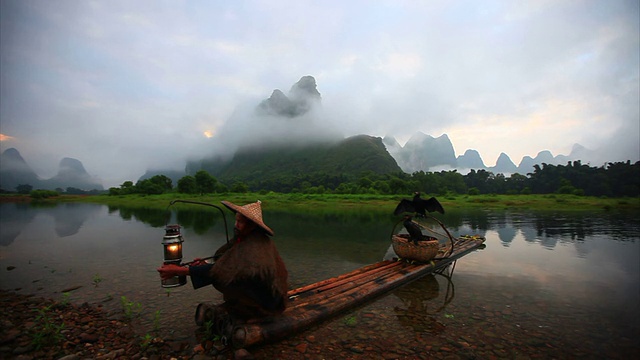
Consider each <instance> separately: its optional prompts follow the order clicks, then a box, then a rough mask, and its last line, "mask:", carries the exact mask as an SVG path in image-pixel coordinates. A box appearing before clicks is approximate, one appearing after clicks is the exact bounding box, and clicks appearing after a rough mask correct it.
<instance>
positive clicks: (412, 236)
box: [402, 215, 422, 245]
mask: <svg viewBox="0 0 640 360" xmlns="http://www.w3.org/2000/svg"><path fill="white" fill-rule="evenodd" d="M402 224H403V225H404V228H405V229H407V232H408V233H409V241H413V243H414V244H415V245H418V241H420V240H422V230H420V226H418V224H416V223H415V222H413V221H412V217H411V215H405V216H404V222H403V223H402Z"/></svg>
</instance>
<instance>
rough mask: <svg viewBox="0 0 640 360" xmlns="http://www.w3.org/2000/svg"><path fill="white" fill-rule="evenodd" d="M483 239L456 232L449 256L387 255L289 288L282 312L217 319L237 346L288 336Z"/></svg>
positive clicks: (426, 270) (445, 248)
mask: <svg viewBox="0 0 640 360" xmlns="http://www.w3.org/2000/svg"><path fill="white" fill-rule="evenodd" d="M484 241H485V239H484V238H483V237H481V236H465V237H461V238H456V239H455V241H454V244H453V245H454V246H453V251H450V250H451V247H448V246H443V247H442V249H441V254H443V255H445V256H446V257H441V258H438V257H436V259H434V260H433V261H431V262H429V263H417V264H416V263H413V264H412V263H409V262H406V261H403V260H398V259H394V260H385V261H380V262H377V263H375V264H371V265H367V266H364V267H362V268H359V269H356V270H354V271H351V272H349V273H345V274H342V275H340V276H336V277H333V278H330V279H326V280H322V281H319V282H316V283H314V284H310V285H306V286H303V287H300V288H297V289H294V290H290V291H289V292H288V295H289V305H288V307H287V309H286V310H285V312H284V313H283V314H282V315H280V316H278V317H275V318H271V319H268V320H264V321H262V322H251V321H249V322H246V323H237V322H229V320H228V319H224V320H223V319H214V322H216V321H218V326H216V327H217V328H218V329H219V332H220V333H219V334H218V335H220V336H221V337H223V338H226V340H227V342H228V344H229V345H230V346H232V347H234V348H245V347H250V346H254V345H259V344H262V343H267V342H273V341H276V340H280V339H283V338H285V337H287V336H289V335H291V334H293V333H296V332H299V331H301V330H303V329H306V328H308V327H310V326H312V325H315V324H318V323H320V322H322V321H324V320H327V319H329V318H331V317H333V316H335V315H337V314H339V313H341V312H344V311H346V310H348V309H351V308H353V307H356V306H358V305H361V304H363V303H365V302H367V301H370V300H372V299H374V298H376V297H378V296H380V295H382V294H384V293H386V292H389V291H391V290H393V289H395V288H397V287H399V286H402V285H405V284H407V283H409V282H411V281H413V280H416V279H419V278H421V277H423V276H425V275H428V274H431V273H433V272H436V271H438V270H444V268H445V267H446V266H448V265H449V264H451V263H452V262H454V261H456V260H457V259H459V258H460V257H462V256H464V255H466V254H468V253H470V252H471V251H474V250H476V249H478V248H481V247H484V245H483V243H484ZM447 255H448V256H447ZM221 322H222V323H224V324H222V323H221Z"/></svg>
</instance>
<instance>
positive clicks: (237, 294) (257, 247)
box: [158, 201, 289, 326]
mask: <svg viewBox="0 0 640 360" xmlns="http://www.w3.org/2000/svg"><path fill="white" fill-rule="evenodd" d="M222 204H223V205H224V206H226V207H227V208H229V209H230V210H231V211H233V212H234V213H235V214H236V218H235V226H234V232H235V236H234V237H233V239H232V240H231V241H230V242H229V243H228V244H225V245H223V246H222V247H221V248H219V249H218V250H217V251H216V255H215V256H214V259H215V262H214V263H213V264H207V263H205V262H203V261H196V262H194V263H192V264H190V265H189V266H178V265H175V264H165V265H163V266H162V267H160V268H159V269H158V272H159V273H160V276H161V278H162V279H169V278H172V277H173V276H176V275H189V276H190V277H191V282H192V284H193V287H194V289H198V288H201V287H203V286H206V285H213V287H215V288H216V289H217V290H218V291H220V292H221V293H222V295H223V298H224V303H223V304H222V305H220V306H219V307H218V308H216V309H215V312H218V311H220V310H221V309H220V308H222V309H223V310H224V311H225V312H227V313H228V314H229V315H231V316H232V317H234V318H237V319H243V320H249V319H257V318H264V317H268V316H273V315H277V314H280V313H282V312H283V311H284V309H285V308H286V305H287V291H288V288H289V286H288V279H287V278H288V272H287V268H286V267H285V264H284V262H283V261H282V258H281V257H280V254H279V253H278V250H277V249H276V246H275V244H274V242H273V240H272V239H271V238H270V237H269V236H273V235H274V233H273V230H271V229H270V228H269V227H268V226H267V225H266V224H265V223H264V221H263V220H262V208H261V205H260V204H261V203H260V201H258V202H255V203H250V204H247V205H244V206H239V205H236V204H233V203H231V202H229V201H222ZM211 315H212V313H211V312H210V311H209V307H208V306H207V305H206V304H200V305H198V309H197V310H196V323H197V324H198V325H199V326H202V325H204V323H205V322H206V321H207V320H210V319H209V317H210V316H211Z"/></svg>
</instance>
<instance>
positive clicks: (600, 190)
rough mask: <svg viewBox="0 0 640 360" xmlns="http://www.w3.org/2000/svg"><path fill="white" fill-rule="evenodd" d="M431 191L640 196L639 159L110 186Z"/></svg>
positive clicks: (157, 190)
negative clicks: (495, 169)
mask: <svg viewBox="0 0 640 360" xmlns="http://www.w3.org/2000/svg"><path fill="white" fill-rule="evenodd" d="M418 189H419V190H420V191H422V192H425V193H428V194H436V195H444V194H447V193H453V194H470V195H480V194H549V193H562V194H574V195H585V196H608V197H624V196H640V161H639V162H636V163H633V164H632V163H631V161H627V162H615V163H607V164H606V165H604V166H602V167H592V166H589V165H585V164H582V163H581V162H580V161H573V162H568V163H567V165H550V164H546V163H543V164H541V165H534V170H533V172H531V173H528V174H526V175H522V174H519V173H514V174H511V175H510V176H508V177H507V176H505V175H504V174H501V173H498V174H494V173H492V172H491V171H487V170H484V169H481V170H471V171H470V172H469V173H467V174H465V175H463V174H461V173H459V172H457V171H456V170H449V171H440V172H424V171H418V172H414V173H413V174H407V173H403V172H399V173H391V174H376V173H374V172H364V173H361V174H360V175H359V176H354V175H344V174H339V175H330V174H326V173H307V174H297V175H294V176H291V175H288V176H270V177H268V178H259V177H258V178H255V179H252V180H249V181H246V182H245V181H242V180H241V179H233V178H230V179H225V181H224V182H223V181H220V180H219V179H216V178H215V177H213V176H211V175H210V174H209V173H208V172H206V171H205V170H199V171H198V172H196V174H195V175H193V176H192V175H187V176H184V177H182V178H181V179H179V180H178V182H177V184H176V186H175V187H174V186H173V184H172V180H171V179H169V178H168V177H167V176H164V175H156V176H153V177H151V178H149V179H145V180H139V181H138V182H136V183H135V184H134V183H133V182H132V181H126V182H124V183H123V184H122V185H121V186H120V187H112V188H110V189H109V194H110V195H127V194H162V193H167V192H178V193H183V194H211V193H226V192H235V193H244V192H249V191H254V192H268V191H274V192H280V193H313V194H324V193H331V194H383V195H396V194H397V195H400V194H402V195H404V194H407V193H411V192H413V191H416V190H418Z"/></svg>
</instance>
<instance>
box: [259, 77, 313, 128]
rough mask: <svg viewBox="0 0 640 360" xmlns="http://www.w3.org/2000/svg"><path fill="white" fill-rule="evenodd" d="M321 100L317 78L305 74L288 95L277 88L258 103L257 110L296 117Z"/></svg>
mask: <svg viewBox="0 0 640 360" xmlns="http://www.w3.org/2000/svg"><path fill="white" fill-rule="evenodd" d="M320 101H321V96H320V92H319V91H318V89H317V85H316V79H315V78H314V77H313V76H303V77H302V78H300V80H298V82H297V83H295V84H293V86H291V90H289V96H288V97H287V95H285V94H284V93H283V92H282V91H281V90H279V89H275V90H273V93H271V96H270V97H269V98H268V99H266V100H264V101H262V102H261V103H260V105H258V107H257V109H256V111H257V112H258V113H259V114H268V115H276V116H283V117H287V118H294V117H298V116H301V115H304V114H306V113H307V112H309V110H311V108H312V107H313V106H314V105H316V104H319V103H320Z"/></svg>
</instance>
